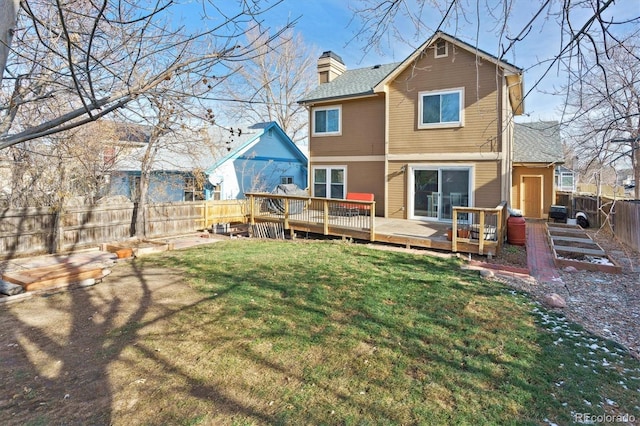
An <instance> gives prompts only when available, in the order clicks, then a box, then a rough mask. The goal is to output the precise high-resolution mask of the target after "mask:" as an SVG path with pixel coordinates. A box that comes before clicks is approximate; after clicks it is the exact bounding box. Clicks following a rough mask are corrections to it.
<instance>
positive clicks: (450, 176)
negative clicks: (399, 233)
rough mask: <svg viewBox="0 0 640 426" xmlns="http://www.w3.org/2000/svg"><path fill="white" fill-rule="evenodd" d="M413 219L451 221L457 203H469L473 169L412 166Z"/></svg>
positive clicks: (460, 204) (411, 197) (461, 204)
mask: <svg viewBox="0 0 640 426" xmlns="http://www.w3.org/2000/svg"><path fill="white" fill-rule="evenodd" d="M411 170H412V173H411V176H410V177H411V180H412V182H410V184H411V185H410V191H412V193H411V194H409V195H410V199H411V200H412V202H413V203H412V206H411V210H410V218H412V219H427V220H451V217H452V215H453V207H454V206H469V201H470V193H471V191H470V188H471V182H470V178H471V171H470V168H468V167H455V168H453V167H421V166H418V167H413V168H412V169H411Z"/></svg>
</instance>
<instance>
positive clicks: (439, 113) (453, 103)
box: [418, 89, 464, 129]
mask: <svg viewBox="0 0 640 426" xmlns="http://www.w3.org/2000/svg"><path fill="white" fill-rule="evenodd" d="M463 105H464V89H451V90H446V91H437V92H434V91H429V92H420V93H418V128H420V129H429V128H433V127H461V126H463V125H464V108H463Z"/></svg>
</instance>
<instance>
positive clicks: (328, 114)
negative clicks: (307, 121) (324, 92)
mask: <svg viewBox="0 0 640 426" xmlns="http://www.w3.org/2000/svg"><path fill="white" fill-rule="evenodd" d="M311 118H312V126H313V127H312V128H313V136H336V135H340V134H341V133H342V123H341V122H342V108H341V107H340V106H331V107H322V108H314V109H313V114H312V116H311Z"/></svg>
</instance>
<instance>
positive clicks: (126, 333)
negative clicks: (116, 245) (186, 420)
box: [0, 262, 202, 425]
mask: <svg viewBox="0 0 640 426" xmlns="http://www.w3.org/2000/svg"><path fill="white" fill-rule="evenodd" d="M201 299H202V295H201V294H200V293H197V292H196V291H194V290H192V289H191V288H190V287H189V286H188V285H187V284H186V283H185V282H184V275H183V274H181V273H178V272H173V271H171V270H168V269H156V268H142V267H140V265H139V263H136V262H130V263H120V264H118V265H116V266H115V267H114V268H113V273H112V275H111V276H109V277H108V278H107V279H105V281H104V282H103V283H101V284H98V285H96V286H94V287H88V288H77V289H74V290H71V291H65V292H61V293H57V294H54V295H50V296H48V297H36V298H32V299H30V300H28V301H25V302H22V303H18V304H14V305H9V306H4V307H2V309H0V323H2V324H3V327H2V328H1V329H0V348H2V363H0V376H1V377H2V381H1V382H0V423H1V424H4V425H7V424H9V425H21V424H26V423H30V424H59V423H64V424H124V423H127V422H125V421H124V418H125V417H124V416H126V415H127V413H132V412H134V411H135V410H136V408H137V405H136V404H137V402H136V401H137V400H138V399H141V398H143V397H150V396H151V395H150V394H146V395H144V392H140V389H141V388H144V387H145V386H144V384H145V381H146V380H148V378H149V376H150V373H152V372H150V371H144V370H141V369H140V368H139V367H142V366H137V365H131V364H129V363H128V362H127V359H128V358H130V356H129V355H130V353H131V352H132V351H134V352H135V351H137V350H143V351H151V353H152V354H155V349H154V348H148V345H142V344H141V341H142V340H141V339H144V336H149V335H150V334H153V333H154V332H156V331H159V330H164V329H165V325H166V323H167V321H171V319H172V317H173V316H174V315H176V314H178V313H179V312H180V311H181V310H183V309H185V307H190V306H194V305H196V304H197V303H198V302H199V301H200V300H201ZM114 365H117V366H118V367H117V370H116V369H115V368H114ZM156 369H157V367H156ZM163 374H164V373H163V372H162V371H161V370H158V371H155V372H153V374H151V375H153V376H155V377H158V376H160V377H161V376H162V375H163ZM167 374H170V373H167ZM145 377H146V379H145ZM146 390H147V391H148V390H149V389H148V388H147V389H146ZM145 392H146V391H145ZM146 405H149V404H146ZM151 405H153V404H151ZM152 408H153V407H152ZM135 418H137V419H139V420H140V421H142V420H143V417H134V419H135ZM134 423H135V421H134ZM129 424H132V423H130V422H129Z"/></svg>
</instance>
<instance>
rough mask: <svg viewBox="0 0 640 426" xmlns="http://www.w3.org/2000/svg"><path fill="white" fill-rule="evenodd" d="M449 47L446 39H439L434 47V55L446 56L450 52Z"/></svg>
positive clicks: (438, 56) (437, 56)
mask: <svg viewBox="0 0 640 426" xmlns="http://www.w3.org/2000/svg"><path fill="white" fill-rule="evenodd" d="M448 47H449V45H448V44H447V42H446V41H444V40H438V42H436V47H435V49H434V51H435V54H434V56H435V57H436V58H446V57H447V55H448V54H449V49H448Z"/></svg>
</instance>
